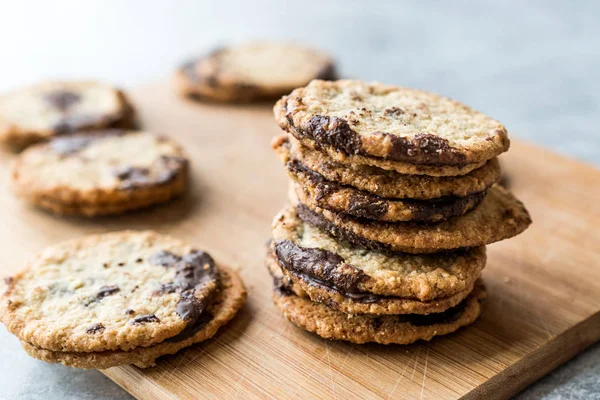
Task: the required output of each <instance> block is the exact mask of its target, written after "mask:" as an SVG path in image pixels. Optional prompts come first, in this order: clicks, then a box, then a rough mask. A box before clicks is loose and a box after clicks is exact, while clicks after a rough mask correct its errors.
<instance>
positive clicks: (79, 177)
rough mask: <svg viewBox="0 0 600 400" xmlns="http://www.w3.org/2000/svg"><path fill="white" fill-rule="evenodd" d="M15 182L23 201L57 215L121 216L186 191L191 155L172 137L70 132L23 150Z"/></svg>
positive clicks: (145, 134)
mask: <svg viewBox="0 0 600 400" xmlns="http://www.w3.org/2000/svg"><path fill="white" fill-rule="evenodd" d="M12 186H13V189H14V191H15V192H16V193H17V194H18V195H19V196H20V197H22V198H23V199H25V200H27V201H28V202H30V203H32V204H34V205H37V206H39V207H41V208H44V209H47V210H49V211H52V212H54V213H57V214H65V215H84V216H89V217H92V216H97V215H108V214H119V213H123V212H126V211H129V210H134V209H138V208H143V207H148V206H150V205H154V204H158V203H163V202H166V201H168V200H170V199H172V198H174V197H176V196H178V195H180V194H181V193H183V192H184V191H185V188H186V186H187V159H186V158H185V156H184V154H183V151H182V150H181V148H180V147H179V145H177V144H176V143H174V142H173V141H172V140H170V139H168V138H165V137H160V136H155V135H152V134H150V133H146V132H138V131H120V130H112V131H98V132H93V133H92V132H89V133H80V134H72V135H65V136H61V137H57V138H54V139H52V140H51V141H49V142H48V143H41V144H37V145H34V146H32V147H30V148H28V149H27V150H25V151H24V152H23V153H21V154H20V155H19V156H18V158H17V160H16V162H15V163H14V165H13V168H12Z"/></svg>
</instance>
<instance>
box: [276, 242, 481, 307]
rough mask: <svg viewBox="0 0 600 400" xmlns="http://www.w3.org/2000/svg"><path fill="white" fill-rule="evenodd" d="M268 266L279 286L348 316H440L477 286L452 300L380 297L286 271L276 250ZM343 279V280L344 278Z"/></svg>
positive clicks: (448, 298)
mask: <svg viewBox="0 0 600 400" xmlns="http://www.w3.org/2000/svg"><path fill="white" fill-rule="evenodd" d="M265 263H266V265H267V268H268V270H269V273H270V274H271V275H272V276H273V280H274V282H275V284H276V285H279V286H281V285H285V286H286V287H288V288H289V290H291V291H292V292H294V294H295V295H296V296H299V297H304V298H309V299H310V300H311V301H314V302H317V303H323V304H325V305H326V306H328V307H330V308H333V309H335V310H338V311H340V312H343V313H346V314H374V315H386V314H424V315H426V314H431V313H440V312H444V311H446V310H447V309H449V308H451V307H454V306H456V305H458V304H459V303H460V302H461V301H462V300H464V299H465V298H466V297H467V296H468V295H469V293H471V292H472V291H473V287H474V284H475V282H473V283H472V284H471V285H469V287H468V288H467V289H466V290H463V291H461V292H457V293H455V294H453V295H451V296H449V297H443V298H436V299H435V300H431V301H420V300H418V299H412V298H403V297H398V296H385V295H378V294H374V293H371V292H357V291H353V292H351V293H348V292H346V291H345V289H343V288H341V287H339V286H337V285H336V284H335V283H334V282H332V281H331V280H324V279H322V278H318V277H315V276H313V275H308V274H305V273H298V272H292V271H291V270H288V269H286V268H285V265H286V264H285V261H283V260H282V261H279V260H278V259H277V256H276V255H275V254H274V253H273V251H270V252H269V254H268V255H267V257H266V260H265ZM280 264H281V265H280ZM474 274H475V272H474ZM339 278H342V277H341V276H340V277H339ZM278 282H281V283H278Z"/></svg>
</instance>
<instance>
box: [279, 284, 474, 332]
mask: <svg viewBox="0 0 600 400" xmlns="http://www.w3.org/2000/svg"><path fill="white" fill-rule="evenodd" d="M485 297H486V292H485V288H484V287H483V285H482V284H478V285H476V287H475V289H474V290H473V292H472V293H471V294H470V295H469V296H468V297H467V298H466V299H465V300H463V301H462V302H460V303H459V304H458V305H456V306H454V307H452V308H449V309H447V310H446V311H444V312H441V313H435V314H429V315H421V314H403V315H379V316H377V315H368V314H356V315H352V314H345V313H343V312H340V311H337V310H334V309H333V308H330V307H327V306H326V305H325V304H322V303H316V302H312V301H310V300H309V299H306V298H302V297H298V296H296V295H295V294H294V293H293V292H292V291H290V290H289V288H287V287H285V286H276V287H275V288H274V291H273V302H274V303H275V305H276V306H277V307H278V308H279V309H280V310H281V312H282V313H283V315H284V316H285V318H287V319H288V320H289V321H290V322H292V323H293V324H294V325H296V326H298V327H300V328H302V329H305V330H307V331H309V332H313V333H316V334H317V335H319V336H321V337H323V338H325V339H332V340H345V341H348V342H352V343H358V344H361V343H367V342H376V343H381V344H391V343H396V344H409V343H413V342H415V341H417V340H431V339H432V338H433V337H434V336H440V335H446V334H449V333H452V332H455V331H456V330H458V329H459V328H461V327H464V326H467V325H469V324H472V323H473V322H474V321H475V320H476V319H477V317H479V314H480V313H481V303H482V302H483V300H484V299H485Z"/></svg>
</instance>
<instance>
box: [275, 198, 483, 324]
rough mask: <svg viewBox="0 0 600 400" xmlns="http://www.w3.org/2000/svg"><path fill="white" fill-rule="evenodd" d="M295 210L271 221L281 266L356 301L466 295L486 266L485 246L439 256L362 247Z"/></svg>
mask: <svg viewBox="0 0 600 400" xmlns="http://www.w3.org/2000/svg"><path fill="white" fill-rule="evenodd" d="M295 211H296V210H295V209H294V208H293V207H288V208H286V209H284V210H283V211H282V212H281V213H280V214H279V215H278V216H277V217H276V218H275V221H274V223H273V243H272V249H273V251H274V253H275V254H276V256H277V260H278V262H279V265H280V266H281V267H282V268H284V269H286V270H288V271H290V272H292V273H293V274H295V275H297V276H298V277H300V278H303V279H304V280H305V281H310V280H314V281H316V282H317V283H320V284H323V285H327V286H329V288H330V289H331V290H332V291H338V292H340V293H342V294H344V295H346V297H349V298H352V299H354V300H357V301H360V300H365V301H366V302H368V301H369V300H371V299H375V297H374V296H373V295H381V296H394V297H398V298H399V299H395V300H398V301H401V300H402V301H403V300H419V301H420V302H423V301H432V300H436V299H438V298H448V297H451V296H454V295H456V294H459V293H463V294H464V292H465V291H470V289H471V288H472V285H473V283H474V282H475V280H477V278H478V277H479V275H480V273H481V270H482V269H483V267H484V265H485V260H486V257H485V248H484V247H483V246H482V247H475V248H471V249H462V250H459V251H454V252H446V253H441V254H435V255H411V254H405V253H391V252H383V251H371V250H362V249H359V248H355V247H353V246H351V245H350V244H349V243H347V242H344V241H340V240H337V239H335V238H333V237H331V236H330V235H328V234H327V233H325V232H323V231H322V230H320V229H319V228H317V227H315V226H313V225H311V224H309V223H305V222H303V221H302V220H301V219H300V218H299V217H298V215H296V212H295ZM305 290H306V291H307V292H309V291H308V290H307V289H305ZM309 294H310V293H309ZM416 306H418V307H421V305H419V304H417V305H416ZM422 309H424V308H422ZM404 312H412V311H411V310H408V311H404ZM418 312H422V311H418Z"/></svg>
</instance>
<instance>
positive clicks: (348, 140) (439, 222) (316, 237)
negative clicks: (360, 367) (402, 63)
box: [267, 80, 531, 344]
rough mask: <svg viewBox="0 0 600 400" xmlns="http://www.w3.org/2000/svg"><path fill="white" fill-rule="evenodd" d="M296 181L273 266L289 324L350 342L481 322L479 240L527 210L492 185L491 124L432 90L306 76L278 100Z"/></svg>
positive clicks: (503, 235)
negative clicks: (304, 82)
mask: <svg viewBox="0 0 600 400" xmlns="http://www.w3.org/2000/svg"><path fill="white" fill-rule="evenodd" d="M274 111H275V117H276V119H277V122H278V123H279V126H280V127H281V128H282V130H284V131H285V132H286V135H284V136H281V137H278V138H276V139H275V140H274V142H273V147H274V149H275V151H276V152H277V154H278V155H279V157H280V159H281V160H282V162H283V163H284V165H285V169H286V172H287V174H288V175H289V177H290V178H291V186H290V200H291V204H290V205H288V206H287V207H286V208H285V209H284V210H283V211H282V212H281V213H280V214H279V215H278V216H277V217H276V219H275V222H274V225H273V241H272V243H271V245H270V250H269V254H268V256H267V265H268V267H269V270H270V272H271V273H272V275H273V276H274V277H275V291H274V301H275V304H276V305H277V306H278V307H279V309H280V310H281V311H282V312H283V314H284V315H285V316H286V318H288V319H289V320H290V321H291V322H293V323H294V324H296V325H298V326H300V327H302V328H304V329H306V330H308V331H311V332H315V333H317V334H318V335H320V336H322V337H325V338H329V339H341V340H347V341H351V342H355V343H364V342H378V343H402V344H405V343H411V342H414V341H415V340H419V339H424V340H429V339H431V338H432V337H434V336H436V335H443V334H447V333H450V332H453V331H455V330H457V329H458V328H460V327H462V326H465V325H468V324H470V323H472V322H473V321H475V319H476V318H477V317H478V316H479V314H480V312H481V305H480V303H481V301H482V300H483V299H484V298H485V296H486V292H485V288H484V286H483V284H482V282H481V279H480V275H481V272H482V270H483V268H484V266H485V263H486V251H485V245H487V244H490V243H493V242H497V241H499V240H503V239H507V238H510V237H513V236H515V235H517V234H519V233H521V232H522V231H523V230H525V229H526V228H527V226H528V225H529V224H530V223H531V220H530V217H529V215H528V213H527V211H526V209H525V208H524V206H523V204H522V203H521V202H519V201H518V200H517V199H516V198H515V197H514V196H513V195H512V194H510V193H509V192H508V191H506V190H505V189H503V188H501V187H499V186H498V185H495V183H496V182H497V181H498V180H499V179H500V166H499V163H498V160H497V158H496V157H497V156H498V155H499V154H501V153H502V152H504V151H506V150H507V149H508V146H509V141H508V137H507V133H506V130H505V128H504V127H503V126H502V125H501V124H500V123H499V122H497V121H495V120H493V119H491V118H489V117H486V116H485V115H483V114H481V113H479V112H477V111H474V110H472V109H470V108H468V107H467V106H464V105H462V104H460V103H458V102H456V101H452V100H450V99H447V98H443V97H439V96H437V95H434V94H431V93H427V92H423V91H416V90H409V89H403V88H398V87H394V86H386V85H382V84H378V83H374V84H366V83H363V82H359V81H349V80H341V81H336V82H325V81H313V82H311V83H310V84H309V85H308V86H306V87H304V88H299V89H296V90H294V91H293V92H292V93H291V94H290V95H288V96H284V97H283V98H282V99H281V100H280V101H279V102H278V103H277V104H276V105H275V108H274Z"/></svg>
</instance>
